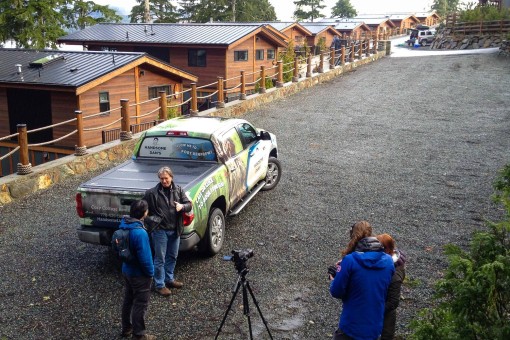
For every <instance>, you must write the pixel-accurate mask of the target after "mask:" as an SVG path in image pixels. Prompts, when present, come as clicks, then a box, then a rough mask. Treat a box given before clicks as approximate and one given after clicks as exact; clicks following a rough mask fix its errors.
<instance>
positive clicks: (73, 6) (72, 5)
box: [60, 0, 122, 29]
mask: <svg viewBox="0 0 510 340" xmlns="http://www.w3.org/2000/svg"><path fill="white" fill-rule="evenodd" d="M60 13H62V15H63V16H64V19H65V20H66V21H67V22H66V24H65V27H67V28H71V29H84V28H85V27H88V26H93V25H95V24H98V23H102V22H119V21H121V20H122V17H121V16H119V15H117V13H116V12H115V10H113V9H111V8H109V7H108V6H101V5H98V4H96V3H95V2H94V1H83V0H76V1H70V2H69V3H67V4H64V5H63V6H62V7H61V8H60Z"/></svg>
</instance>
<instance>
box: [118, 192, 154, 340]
mask: <svg viewBox="0 0 510 340" xmlns="http://www.w3.org/2000/svg"><path fill="white" fill-rule="evenodd" d="M147 213H148V205H147V202H146V201H144V200H139V201H134V202H133V203H131V207H130V211H129V216H124V217H123V218H122V220H121V222H120V226H119V228H120V229H127V230H129V249H130V251H131V254H132V255H133V256H134V258H135V259H134V260H133V261H130V262H123V263H122V276H123V277H124V283H125V284H124V301H123V303H122V333H121V336H122V337H129V336H131V335H133V339H147V340H150V339H155V338H156V337H155V336H153V335H150V334H147V333H146V329H145V315H146V314H147V308H148V306H149V297H150V291H151V284H152V277H153V276H154V264H153V262H152V252H151V246H150V242H149V235H148V234H147V231H146V230H145V228H144V225H143V222H142V220H143V219H144V218H145V216H147Z"/></svg>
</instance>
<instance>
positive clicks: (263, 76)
mask: <svg viewBox="0 0 510 340" xmlns="http://www.w3.org/2000/svg"><path fill="white" fill-rule="evenodd" d="M259 93H266V67H265V66H264V65H262V66H260V82H259Z"/></svg>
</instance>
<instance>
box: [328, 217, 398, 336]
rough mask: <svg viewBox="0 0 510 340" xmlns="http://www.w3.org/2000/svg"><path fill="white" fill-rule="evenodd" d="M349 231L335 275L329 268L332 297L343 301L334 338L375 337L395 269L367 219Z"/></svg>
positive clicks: (379, 328)
mask: <svg viewBox="0 0 510 340" xmlns="http://www.w3.org/2000/svg"><path fill="white" fill-rule="evenodd" d="M350 233H351V240H350V242H349V244H348V246H347V248H346V249H345V250H344V251H342V256H343V258H342V260H341V262H340V261H339V262H338V263H337V270H336V274H335V272H333V273H331V271H330V270H328V272H330V280H332V281H331V284H330V288H329V290H330V293H331V296H333V297H335V298H337V299H342V303H343V308H342V314H341V315H340V321H339V323H338V329H337V330H336V331H335V334H334V336H333V339H334V340H340V339H341V340H351V339H366V340H369V339H373V340H376V339H377V338H378V337H379V336H380V335H381V331H382V328H383V319H384V304H385V301H386V292H387V291H388V286H389V284H390V282H391V278H392V276H393V273H394V272H395V268H394V265H393V260H392V258H391V256H389V255H388V254H386V253H384V251H383V246H382V245H381V243H380V242H379V240H377V238H375V237H372V226H371V225H370V224H369V223H368V222H367V221H360V222H357V223H355V224H354V225H352V227H351V231H350ZM332 274H334V275H332ZM333 276H334V277H333Z"/></svg>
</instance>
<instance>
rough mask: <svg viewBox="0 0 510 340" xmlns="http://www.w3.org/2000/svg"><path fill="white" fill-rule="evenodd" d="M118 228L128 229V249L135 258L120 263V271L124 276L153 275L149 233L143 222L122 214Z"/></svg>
mask: <svg viewBox="0 0 510 340" xmlns="http://www.w3.org/2000/svg"><path fill="white" fill-rule="evenodd" d="M119 228H120V229H127V230H129V249H130V251H131V254H133V255H134V256H135V258H136V260H135V261H133V262H130V263H127V262H123V263H122V273H123V274H124V275H126V276H130V277H134V276H148V277H153V276H154V264H153V262H152V252H151V245H150V242H149V235H148V234H147V231H146V230H145V229H144V228H143V223H142V221H140V220H137V219H136V218H131V217H129V216H124V217H123V218H122V221H121V222H120V226H119Z"/></svg>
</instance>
